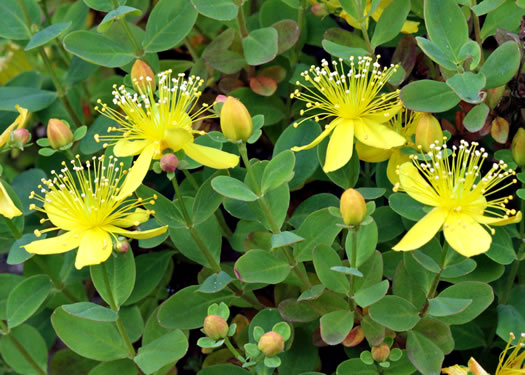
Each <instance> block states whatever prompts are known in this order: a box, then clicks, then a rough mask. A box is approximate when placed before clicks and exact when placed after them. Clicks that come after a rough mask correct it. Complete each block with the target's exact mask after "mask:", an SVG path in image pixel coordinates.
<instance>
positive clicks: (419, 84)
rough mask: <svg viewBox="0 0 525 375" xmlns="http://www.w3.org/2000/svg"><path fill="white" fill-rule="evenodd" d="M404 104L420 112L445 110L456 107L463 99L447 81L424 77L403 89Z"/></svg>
mask: <svg viewBox="0 0 525 375" xmlns="http://www.w3.org/2000/svg"><path fill="white" fill-rule="evenodd" d="M400 98H401V101H402V102H403V104H404V105H405V106H406V107H407V108H409V109H411V110H413V111H419V112H445V111H448V110H449V109H451V108H454V107H455V106H456V105H457V104H458V103H459V102H460V101H461V99H460V98H459V97H458V96H457V95H456V93H455V92H454V91H453V90H452V89H451V88H450V87H448V86H447V84H446V83H445V82H439V81H432V80H429V79H422V80H419V81H414V82H411V83H409V84H408V85H406V86H405V87H403V88H402V89H401V94H400Z"/></svg>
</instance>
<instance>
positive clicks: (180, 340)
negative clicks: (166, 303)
mask: <svg viewBox="0 0 525 375" xmlns="http://www.w3.org/2000/svg"><path fill="white" fill-rule="evenodd" d="M187 351H188V339H187V338H186V336H184V333H182V331H181V330H175V331H172V332H169V333H166V334H165V335H163V336H161V337H159V338H158V339H156V340H154V341H152V342H150V343H148V344H147V345H144V346H142V347H140V348H139V350H138V353H137V356H136V357H135V358H134V361H135V363H136V364H137V365H139V367H140V369H141V370H142V371H143V372H144V373H146V374H153V373H154V372H155V371H157V370H159V369H160V368H162V367H164V366H166V365H168V364H170V363H175V362H177V361H178V360H179V359H181V358H182V357H184V355H185V354H186V352H187Z"/></svg>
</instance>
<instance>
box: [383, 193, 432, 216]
mask: <svg viewBox="0 0 525 375" xmlns="http://www.w3.org/2000/svg"><path fill="white" fill-rule="evenodd" d="M388 202H389V203H390V208H392V210H394V211H395V212H397V213H398V214H399V215H401V216H403V217H406V218H407V219H409V220H412V221H419V220H421V219H422V218H423V217H424V216H425V215H426V214H427V213H426V212H425V211H424V210H423V209H424V208H425V205H424V204H422V203H419V202H418V201H416V200H415V199H414V198H412V197H411V196H410V195H408V194H403V193H394V194H392V195H390V197H388Z"/></svg>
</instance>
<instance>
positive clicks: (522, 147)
mask: <svg viewBox="0 0 525 375" xmlns="http://www.w3.org/2000/svg"><path fill="white" fill-rule="evenodd" d="M511 149H512V158H513V159H514V161H515V162H516V164H518V165H519V166H520V167H522V168H523V167H525V129H523V128H519V129H518V132H517V133H516V135H515V136H514V138H513V139H512V147H511Z"/></svg>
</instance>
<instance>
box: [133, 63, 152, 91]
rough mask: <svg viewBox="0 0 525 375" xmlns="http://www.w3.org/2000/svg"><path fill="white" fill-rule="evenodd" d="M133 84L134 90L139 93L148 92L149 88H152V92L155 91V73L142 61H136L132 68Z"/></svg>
mask: <svg viewBox="0 0 525 375" xmlns="http://www.w3.org/2000/svg"><path fill="white" fill-rule="evenodd" d="M131 83H132V84H133V88H134V89H135V90H137V91H142V92H146V91H148V87H149V88H151V91H155V88H156V87H157V83H156V82H155V73H153V70H152V69H151V68H150V66H149V65H148V64H146V63H145V62H144V61H142V60H137V61H135V64H133V66H132V67H131Z"/></svg>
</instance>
